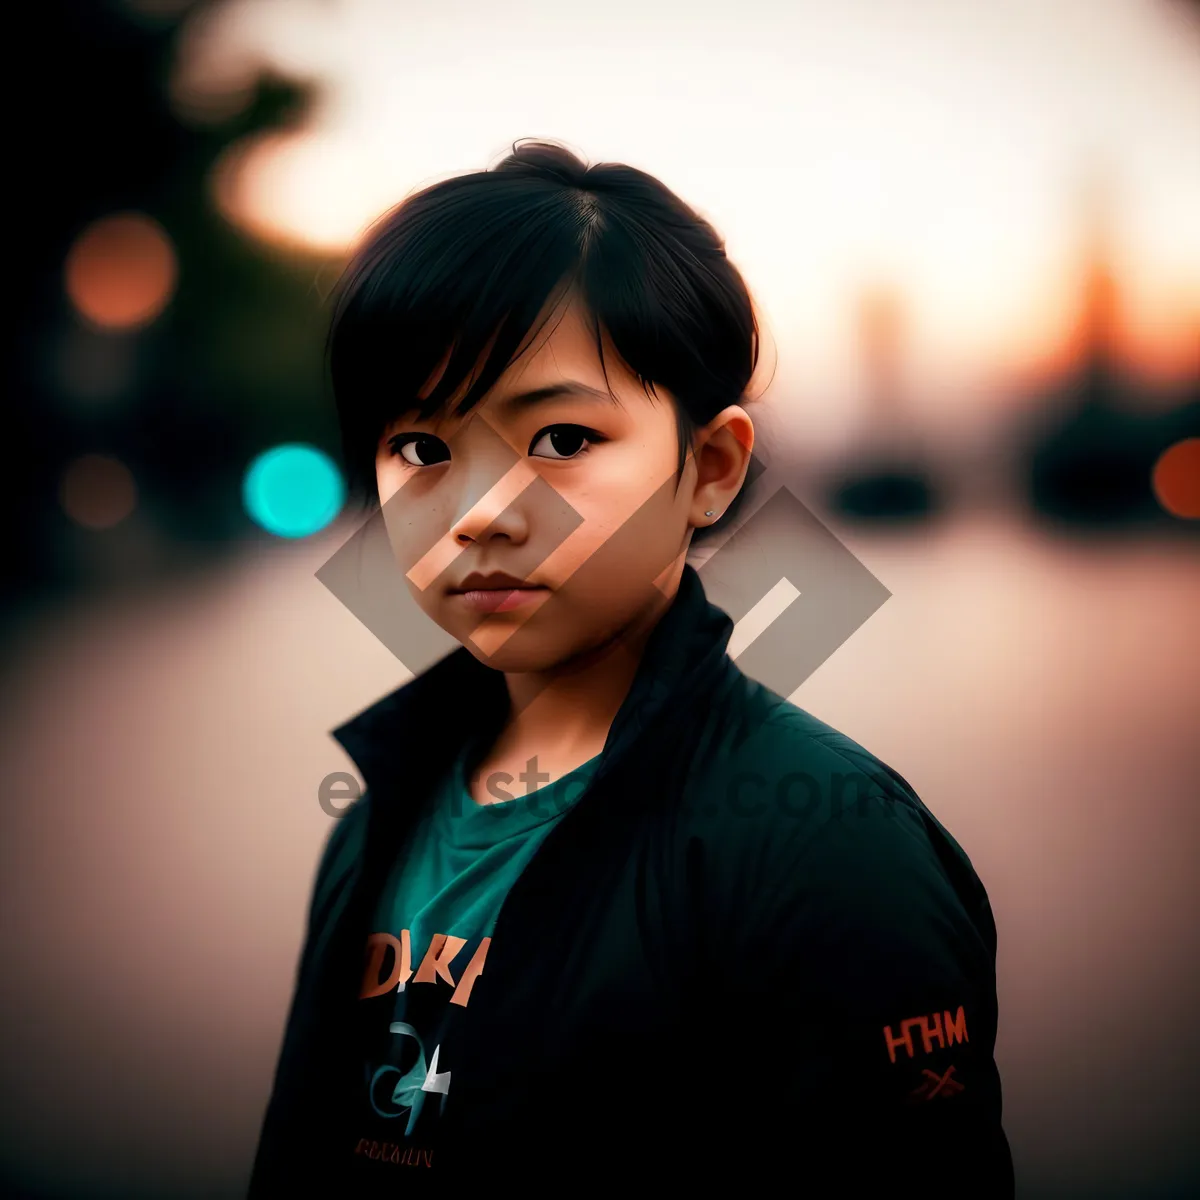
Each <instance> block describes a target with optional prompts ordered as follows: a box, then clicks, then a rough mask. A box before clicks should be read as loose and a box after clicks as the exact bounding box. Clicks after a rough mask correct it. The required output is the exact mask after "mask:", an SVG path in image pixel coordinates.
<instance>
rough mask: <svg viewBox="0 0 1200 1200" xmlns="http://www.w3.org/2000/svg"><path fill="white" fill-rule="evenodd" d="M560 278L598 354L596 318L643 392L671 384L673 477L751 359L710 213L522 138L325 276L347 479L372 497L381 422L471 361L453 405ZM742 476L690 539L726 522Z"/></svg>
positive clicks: (628, 172)
mask: <svg viewBox="0 0 1200 1200" xmlns="http://www.w3.org/2000/svg"><path fill="white" fill-rule="evenodd" d="M569 294H574V295H577V296H578V297H579V298H580V299H581V300H582V301H583V303H584V305H585V307H586V311H587V312H588V314H589V317H590V319H591V320H592V321H593V322H594V327H595V332H596V344H597V347H598V349H599V351H600V361H601V364H602V365H603V364H604V347H603V341H602V336H601V331H602V330H604V331H606V332H607V334H608V336H609V338H610V339H611V342H612V345H613V346H615V347H616V350H617V352H618V354H619V355H620V356H621V358H622V359H623V360H624V362H625V364H626V365H627V366H628V367H629V369H630V370H631V371H632V372H633V373H634V375H636V376H637V377H638V378H639V380H640V381H641V383H642V386H643V388H644V389H646V391H647V395H648V396H652V397H653V396H655V395H656V392H655V385H658V386H659V387H663V388H666V389H667V390H668V392H670V393H671V394H672V395H673V396H674V397H675V399H676V401H677V404H676V405H675V411H676V418H677V421H676V423H677V427H678V430H679V467H678V471H677V474H676V486H678V484H679V481H680V480H681V479H682V475H683V469H684V466H685V464H686V462H687V454H688V451H689V450H690V449H691V448H692V444H693V438H694V435H695V431H696V430H697V429H698V428H699V427H701V426H703V425H705V424H707V422H708V421H710V420H711V419H712V418H713V417H714V416H716V415H717V413H719V412H720V411H721V410H722V409H723V408H725V407H727V406H728V405H730V404H738V403H742V402H743V401H744V400H745V395H744V393H745V390H746V388H747V386H748V385H749V382H750V378H751V376H752V375H753V373H754V370H755V367H756V365H757V363H758V354H759V328H758V322H757V319H756V317H755V313H754V309H753V305H752V301H751V298H750V294H749V292H748V290H747V288H746V285H745V283H744V282H743V280H742V277H741V275H740V274H739V272H738V270H737V268H736V267H735V266H734V265H733V263H732V262H730V260H729V258H728V257H727V256H726V253H725V244H724V241H723V240H722V238H721V237H720V236H719V235H718V234H717V232H716V231H715V230H714V229H713V227H712V226H711V225H710V224H709V222H708V221H706V220H704V219H703V218H702V217H701V216H699V215H698V214H697V213H695V212H694V211H693V210H692V209H691V208H689V207H688V206H687V205H686V204H685V203H684V202H683V201H682V200H680V199H679V197H677V196H676V195H675V194H674V193H673V192H671V191H670V190H669V189H668V188H667V187H665V186H664V185H663V184H662V183H661V182H660V181H659V180H657V179H655V178H654V177H653V176H652V175H648V174H647V173H646V172H644V171H640V170H637V169H636V168H634V167H630V166H625V165H623V164H620V163H598V164H596V165H594V166H590V167H589V166H587V165H586V164H585V163H583V162H582V161H581V160H580V159H579V158H577V157H576V156H575V155H574V154H573V153H572V152H571V151H570V150H568V149H565V148H564V147H562V146H559V145H557V144H555V143H553V142H544V141H521V142H517V143H514V145H513V148H512V152H511V153H510V154H508V155H507V157H505V158H504V159H503V160H501V161H500V162H499V163H498V164H497V165H496V166H494V167H492V168H490V169H488V170H483V171H473V172H470V173H468V174H465V175H458V176H456V177H454V178H451V179H447V180H444V181H442V182H440V183H436V184H433V185H431V186H429V187H426V188H424V189H423V190H421V191H419V192H416V193H415V194H413V195H412V196H410V197H408V198H407V199H405V200H404V201H402V202H401V203H400V204H399V205H397V206H396V207H395V208H394V209H392V210H391V211H390V212H389V213H387V214H385V215H384V216H383V217H382V218H380V220H379V221H377V222H376V223H375V225H373V226H372V227H371V229H370V230H368V233H367V237H366V239H365V241H364V243H363V245H362V246H361V247H360V248H359V250H358V251H357V252H356V253H355V255H354V257H353V259H352V260H351V262H350V264H349V265H348V266H347V268H346V270H345V271H344V273H343V274H342V276H341V278H340V279H339V280H338V283H337V284H336V285H335V289H334V295H333V314H332V320H331V323H330V327H329V336H328V340H327V343H326V354H327V359H328V365H329V372H330V379H331V383H332V387H333V392H334V398H335V403H336V405H337V412H338V419H339V422H340V425H341V433H342V445H343V451H344V457H345V465H346V469H347V474H348V477H349V483H350V488H351V492H352V494H357V495H358V496H360V497H361V498H362V500H363V501H364V502H365V503H367V504H370V503H372V502H377V501H378V492H377V488H376V477H375V458H376V451H377V448H378V445H379V439H380V437H381V436H382V434H383V431H384V429H385V428H386V427H387V425H388V424H390V423H391V422H392V421H394V420H395V419H396V418H397V417H398V416H400V415H401V414H403V413H404V412H407V411H410V410H416V411H418V412H419V413H420V416H421V418H422V419H423V420H428V419H430V418H431V417H433V416H434V415H435V414H438V413H439V412H441V411H442V410H443V409H444V408H445V406H446V404H447V402H448V400H449V398H450V397H451V396H453V395H454V394H455V393H456V391H457V390H458V388H459V387H460V386H461V385H462V383H463V381H464V380H465V379H466V378H467V376H468V375H470V374H471V373H472V372H473V371H474V370H475V369H476V368H477V367H479V374H478V376H477V377H476V378H474V379H473V381H472V383H471V385H470V387H469V389H468V390H467V392H466V394H465V395H464V396H463V398H462V400H461V401H460V402H459V404H458V405H457V407H456V409H455V415H456V416H462V415H463V414H464V413H466V412H467V411H469V410H470V409H471V408H472V407H473V406H474V405H475V404H476V403H478V402H479V400H480V399H482V397H483V396H484V394H485V393H486V392H487V391H488V389H489V388H491V387H492V386H493V385H494V384H495V382H496V380H497V379H498V378H499V377H500V375H501V374H502V373H503V372H504V370H505V369H506V368H507V367H508V366H509V364H510V363H511V362H512V361H513V360H514V359H515V358H516V357H518V355H519V354H520V353H522V352H523V351H524V349H525V348H526V347H527V346H528V345H529V344H530V343H531V342H532V341H533V338H535V337H536V335H537V333H538V332H540V326H539V327H538V329H533V326H534V323H535V321H537V318H538V315H539V314H540V313H541V312H542V311H543V309H544V308H546V307H547V302H548V301H549V300H550V299H551V298H552V296H553V298H554V299H555V301H559V300H561V299H564V298H565V297H566V296H568V295H569ZM554 309H555V306H554V305H551V306H550V307H549V311H554ZM531 331H532V335H533V336H532V337H530V336H529V335H530V333H531ZM493 339H494V340H493ZM451 350H452V352H451V353H450V354H449V359H448V361H447V363H446V367H445V369H444V371H443V372H442V376H441V378H440V379H439V380H438V382H437V385H436V387H434V388H433V390H432V391H431V392H430V394H429V395H428V396H427V397H426V398H425V399H424V401H421V400H418V398H417V397H418V393H419V392H420V390H421V388H422V387H423V385H424V384H425V383H426V382H427V381H428V380H429V378H430V377H431V375H432V374H433V371H434V370H435V368H436V367H437V365H438V364H439V363H440V362H441V361H442V359H443V358H444V357H445V356H446V354H447V352H450V351H451ZM485 351H487V358H486V360H485V361H484V362H483V363H482V365H480V360H481V358H482V356H483V354H484V352H485ZM605 374H606V378H607V370H606V371H605ZM747 481H748V482H749V476H747ZM745 491H746V487H745V485H743V488H742V491H741V493H739V495H738V497H737V499H736V500H735V502H734V503H733V504H731V505H730V506H729V507H728V508H727V509H726V510H725V512H724V513H723V514H722V516H721V517H720V519H719V520H718V521H716V522H714V524H712V525H710V526H701V527H699V528H698V529H697V530H696V531H695V533H694V534H693V542H695V541H698V540H699V539H700V538H701V537H703V536H707V535H709V534H711V533H714V532H716V531H717V530H718V529H719V528H722V527H724V526H725V525H726V524H727V523H728V522H729V520H730V519H731V518H732V517H733V516H734V515H735V510H736V509H737V507H738V505H739V502H740V501H741V499H742V497H743V495H744V493H745Z"/></svg>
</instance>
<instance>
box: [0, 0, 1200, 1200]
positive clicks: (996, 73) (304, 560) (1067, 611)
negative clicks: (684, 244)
mask: <svg viewBox="0 0 1200 1200" xmlns="http://www.w3.org/2000/svg"><path fill="white" fill-rule="evenodd" d="M11 21H12V26H11V27H12V30H13V32H12V35H11V36H10V41H9V46H10V69H9V78H10V80H11V81H12V82H13V83H14V92H13V94H12V99H11V101H10V116H11V119H10V122H9V126H8V128H9V134H8V145H9V150H8V152H7V153H8V157H9V160H10V164H11V166H12V168H14V173H13V175H12V176H10V181H11V182H10V187H11V188H12V190H13V193H14V196H13V198H14V199H15V200H16V213H17V219H15V220H14V221H13V223H12V225H11V226H10V231H11V239H10V242H9V244H8V245H9V249H8V251H7V256H6V261H7V263H8V264H9V266H8V277H9V280H10V283H11V284H12V293H13V295H14V297H15V299H16V304H15V306H14V307H15V315H14V316H13V317H11V318H10V326H9V329H10V331H11V337H12V343H11V345H10V347H9V350H8V352H7V353H6V354H5V356H4V369H5V371H6V372H7V375H8V380H7V389H6V390H7V393H8V396H9V403H8V406H7V411H8V414H9V415H8V417H7V418H6V427H7V436H5V438H4V440H3V444H4V446H5V448H6V454H7V459H8V462H9V466H8V468H7V469H6V470H5V472H4V473H3V483H4V486H5V487H6V488H7V489H8V491H9V495H8V496H7V498H6V503H5V504H4V505H3V506H2V508H0V514H2V519H3V522H4V525H3V536H4V550H5V559H6V565H7V568H8V569H7V571H5V573H4V574H5V587H4V593H3V603H2V606H0V641H2V643H3V651H4V654H3V665H4V674H3V691H2V693H0V703H2V705H3V722H2V724H0V756H2V757H0V764H2V765H3V770H4V779H5V781H6V786H7V789H8V790H7V794H8V800H7V801H6V802H5V804H4V805H3V808H2V809H0V813H2V815H0V822H2V824H0V855H2V856H3V858H2V863H0V889H2V894H3V913H4V923H3V933H2V938H3V941H2V952H3V966H2V971H0V977H2V978H3V980H4V990H3V999H2V1001H0V1006H2V1007H0V1012H2V1015H3V1021H4V1028H5V1031H6V1036H5V1037H4V1039H3V1051H2V1052H0V1189H2V1190H3V1193H4V1194H6V1195H13V1196H25V1197H51V1196H53V1197H59V1196H63V1197H102V1196H103V1197H108V1196H111V1197H168V1196H170V1197H175V1196H179V1197H227V1196H228V1197H233V1196H238V1195H240V1194H241V1193H242V1191H243V1189H244V1187H245V1184H246V1181H247V1179H248V1173H249V1169H250V1162H251V1159H252V1156H253V1152H254V1147H255V1144H256V1140H257V1135H258V1127H259V1122H260V1120H261V1116H262V1111H263V1106H264V1105H265V1103H266V1099H267V1095H268V1091H269V1087H270V1082H271V1075H272V1072H273V1070H274V1065H275V1060H276V1056H277V1054H278V1050H279V1043H280V1039H281V1036H282V1028H283V1020H284V1016H285V1013H286V1007H287V1003H288V1000H289V998H290V993H291V986H292V982H293V973H294V970H295V965H296V960H297V955H298V952H299V947H300V941H301V937H302V934H303V921H304V914H305V906H306V904H307V900H308V894H309V889H310V887H311V883H312V876H313V870H314V868H315V865H316V862H317V857H318V855H319V852H320V849H321V846H322V843H323V841H324V839H325V838H326V837H327V836H328V833H329V831H330V818H329V816H328V815H327V814H326V813H325V812H324V811H322V808H321V806H320V804H319V803H318V798H317V789H318V786H319V784H320V782H321V780H322V779H323V778H324V777H325V776H326V775H328V774H329V773H331V772H335V771H341V770H351V771H352V770H353V766H352V764H350V763H349V761H348V760H347V759H346V758H345V756H344V755H343V753H342V752H341V751H340V749H339V748H338V746H337V745H336V744H335V743H334V742H333V741H332V740H331V739H330V738H329V737H328V731H329V729H331V728H332V727H333V726H335V725H336V724H338V723H340V722H341V721H342V720H344V719H345V718H346V717H348V716H349V715H351V714H352V713H354V712H357V711H358V710H359V709H361V708H363V707H365V706H366V705H367V704H368V703H370V702H371V701H372V700H373V699H375V698H377V697H378V696H380V695H382V694H383V693H385V692H387V691H390V690H391V689H393V688H395V687H396V686H398V685H399V684H401V683H402V682H404V680H405V679H406V678H407V677H408V674H409V672H408V669H407V668H406V667H405V666H404V665H403V664H402V663H399V662H398V661H397V660H396V659H395V658H394V657H393V656H392V655H391V654H390V653H389V652H388V651H387V649H386V648H385V647H384V646H383V645H382V644H381V643H380V642H379V641H378V640H377V639H376V638H375V637H374V636H373V635H372V634H371V633H370V632H369V631H368V630H367V629H366V628H365V626H364V625H362V624H361V623H360V622H358V621H357V620H356V619H355V618H354V617H353V616H352V615H351V614H350V613H349V612H348V610H347V609H346V607H345V606H343V605H342V604H341V603H339V601H338V600H337V599H336V598H335V597H334V596H333V595H332V594H331V593H330V591H329V590H328V589H326V588H325V587H324V586H323V585H322V584H321V582H320V581H319V580H318V579H317V577H316V572H317V570H318V569H319V568H320V567H321V566H322V565H323V564H324V563H325V562H326V561H327V560H328V559H329V558H330V557H331V556H332V555H333V554H334V553H335V552H336V551H337V550H338V549H339V548H340V547H341V546H343V545H344V543H345V542H346V541H347V539H348V538H349V537H350V536H351V535H352V534H353V533H354V532H355V530H356V529H357V528H358V527H359V526H360V524H361V521H362V518H361V517H360V516H358V517H356V516H355V515H354V514H353V513H351V512H348V511H346V510H345V508H344V488H343V483H342V475H341V472H340V468H339V464H338V442H337V434H336V426H335V423H334V419H333V409H332V404H331V401H330V397H329V395H328V391H327V387H326V384H325V381H324V377H323V374H322V363H321V348H322V338H323V335H324V329H325V321H326V316H327V314H326V310H325V301H326V297H327V295H328V293H329V289H330V287H331V285H332V283H333V281H334V279H335V278H336V277H337V273H338V271H339V269H340V266H341V265H342V263H344V261H345V258H346V255H347V253H348V251H349V249H350V247H351V246H352V245H353V243H354V241H355V239H356V238H357V237H358V236H360V234H361V233H362V231H363V230H364V228H365V227H366V226H367V225H368V224H369V222H370V221H371V220H373V219H374V218H375V217H376V216H378V215H379V214H380V213H382V212H383V211H384V210H386V209H387V208H389V207H390V206H391V205H393V204H395V203H396V202H397V201H399V200H400V199H402V198H403V197H404V196H405V195H406V194H408V193H409V192H410V191H412V190H413V189H415V188H417V187H419V186H422V185H424V184H426V183H429V182H432V181H433V180H435V179H438V178H443V177H445V176H447V175H451V174H455V173H458V172H460V171H464V170H470V169H478V168H481V167H484V166H486V165H487V164H488V163H490V162H492V161H494V159H495V158H497V157H498V156H500V155H501V154H503V153H504V152H505V151H506V150H507V149H508V147H509V145H510V144H511V142H512V141H513V140H515V139H517V138H520V137H529V136H541V137H554V138H559V139H561V140H564V141H566V142H567V143H568V144H570V145H572V146H573V147H574V148H576V149H577V150H578V151H579V152H581V153H582V154H583V155H584V156H585V157H587V158H588V159H590V160H592V161H600V160H606V159H607V160H620V161H626V162H630V163H633V164H634V165H637V166H640V167H643V168H645V169H647V170H649V171H651V172H652V173H654V174H656V175H658V176H659V177H660V178H662V179H663V180H664V182H666V183H667V184H668V185H669V186H671V187H672V188H674V189H675V190H676V191H678V192H679V193H680V194H681V195H683V196H684V197H685V198H686V199H687V200H688V201H690V202H691V203H692V204H694V205H695V206H696V207H697V208H698V209H700V210H701V211H702V212H703V213H704V214H705V215H707V216H708V217H709V218H710V219H711V220H712V221H713V222H714V223H715V224H716V225H717V227H718V228H719V229H720V230H721V232H722V233H723V234H724V235H725V236H726V238H727V244H728V248H729V252H730V254H731V256H732V257H733V258H734V260H735V261H736V262H737V263H738V264H739V266H740V267H741V268H742V270H743V272H744V274H745V276H746V278H747V280H748V282H749V284H750V286H751V288H752V290H753V291H754V293H755V295H756V297H757V300H758V302H759V305H760V307H761V309H762V312H763V315H764V317H765V320H766V324H767V327H768V331H769V335H770V337H771V339H772V349H771V353H772V354H773V356H774V358H773V362H772V366H773V367H774V376H773V379H772V382H771V385H770V387H769V389H768V390H767V392H766V393H765V395H764V396H763V398H762V400H761V401H760V402H758V403H759V405H760V407H759V408H758V409H757V410H755V411H756V413H757V414H760V415H761V424H760V428H761V430H762V432H763V436H764V444H765V445H768V446H770V447H771V452H772V454H773V456H774V461H775V463H776V464H779V463H786V464H787V467H788V471H789V475H790V477H791V478H792V479H793V480H794V481H795V482H794V484H793V488H794V490H795V491H796V492H797V494H798V495H799V496H800V497H801V499H802V500H803V501H804V503H805V504H806V505H808V506H809V507H810V508H811V510H812V511H813V512H814V513H815V514H817V515H818V516H819V517H820V519H821V520H822V521H824V522H825V523H826V524H827V525H828V526H829V528H830V529H831V530H833V531H834V532H835V533H836V535H837V536H838V537H839V538H840V539H841V540H842V541H843V542H844V543H845V544H846V545H847V546H848V547H849V548H850V549H851V550H852V551H853V552H854V554H855V555H856V556H857V557H858V558H859V559H860V560H861V561H862V562H863V563H864V564H865V565H866V566H867V568H868V569H869V570H870V571H871V572H872V573H873V574H874V575H875V576H876V577H877V578H878V579H879V580H880V581H881V582H882V583H883V584H884V585H885V586H886V587H887V588H888V590H889V591H890V592H891V593H892V596H891V598H890V599H889V600H888V601H887V602H886V603H885V604H884V605H883V607H882V608H881V609H880V610H879V611H878V612H877V613H875V615H873V616H872V617H871V618H870V620H868V621H867V623H866V624H865V625H864V626H863V627H862V628H861V629H860V630H859V631H858V632H857V633H856V634H855V635H854V636H853V637H852V638H851V639H850V640H849V641H848V642H847V643H846V644H845V645H844V646H842V647H841V648H840V649H839V650H838V651H837V652H836V653H835V654H834V655H833V656H832V657H831V658H829V660H828V661H827V662H825V663H824V664H823V665H822V666H821V667H820V668H819V669H818V670H816V671H815V672H814V673H813V674H812V675H811V677H810V678H808V679H807V680H806V681H805V682H804V683H803V685H802V686H801V687H799V688H798V690H797V691H796V692H795V693H794V694H793V696H792V697H791V698H792V700H793V701H794V702H795V703H797V704H799V705H801V706H802V707H804V708H807V709H808V710H810V711H812V712H814V713H815V714H816V715H817V716H819V717H820V718H821V719H823V720H825V721H827V722H829V723H830V724H832V725H834V726H836V727H837V728H839V729H841V730H842V731H843V732H845V733H847V734H848V735H849V736H851V737H852V738H854V739H855V740H856V741H859V742H860V743H862V744H863V745H865V746H867V747H868V748H869V749H870V750H872V751H873V752H874V753H876V754H877V755H879V757H881V758H883V759H884V760H885V761H887V762H889V763H891V764H892V765H893V766H895V767H896V768H897V769H898V770H899V771H900V772H901V773H902V774H903V775H904V776H905V777H906V778H907V779H908V780H909V781H910V782H911V783H912V784H913V785H914V787H915V788H916V789H917V791H918V792H919V793H920V794H921V796H922V797H923V799H924V800H925V802H926V803H927V805H928V806H929V807H930V808H931V809H932V810H933V811H934V813H935V814H936V815H937V816H938V817H939V819H940V820H941V821H942V822H943V824H945V825H947V826H948V827H949V828H950V830H951V832H952V833H954V835H955V837H956V838H957V840H958V841H959V842H960V843H961V844H962V846H963V847H964V849H965V850H966V851H967V853H968V854H969V855H970V856H971V858H972V861H973V862H974V864H975V866H976V869H977V870H978V872H979V874H980V876H981V877H982V879H983V880H984V882H985V884H986V885H987V888H988V891H989V894H990V896H991V899H992V905H993V908H994V911H995V914H996V920H997V926H998V931H999V939H1000V949H999V959H998V970H999V993H1000V1006H1001V1026H1000V1036H999V1040H998V1043H997V1059H998V1061H999V1064H1000V1069H1001V1074H1002V1078H1003V1081H1004V1089H1005V1126H1006V1129H1007V1132H1008V1135H1009V1139H1010V1142H1011V1144H1012V1147H1013V1154H1014V1158H1015V1161H1016V1168H1017V1176H1018V1195H1019V1196H1021V1197H1022V1198H1027V1200H1034V1198H1042V1197H1046V1198H1050V1197H1105V1198H1110V1197H1111V1198H1117V1197H1131V1198H1132V1197H1145V1198H1151V1197H1153V1198H1166V1197H1183V1196H1185V1195H1187V1196H1191V1195H1196V1194H1200V1136H1198V1135H1197V1131H1198V1130H1200V1083H1198V1077H1200V1032H1198V1031H1200V1021H1197V1019H1196V1012H1197V1010H1198V1009H1200V966H1198V964H1200V933H1198V928H1200V922H1198V920H1197V914H1198V913H1200V883H1198V880H1197V877H1198V872H1197V859H1198V852H1200V783H1198V780H1200V621H1198V614H1200V604H1198V600H1200V537H1198V536H1197V534H1198V533H1200V4H1193V3H1188V2H1187V0H1003V2H1000V0H998V2H996V3H992V4H987V5H979V4H962V3H955V2H954V0H909V2H908V3H906V4H903V5H900V4H892V3H888V2H886V0H874V2H867V0H843V2H842V3H840V4H836V5H833V4H822V3H816V2H815V0H813V2H810V0H796V2H794V3H792V4H790V5H786V6H785V5H780V4H777V3H775V2H774V0H740V2H739V3H737V4H732V3H731V4H722V3H718V2H716V0H714V2H713V3H711V4H701V5H697V4H695V3H690V4H689V3H684V2H683V0H652V2H649V3H647V2H646V0H639V2H638V3H633V2H632V0H608V2H606V3H605V4H604V5H603V6H601V7H599V8H595V7H589V8H588V9H587V10H586V11H585V10H583V9H579V8H578V7H577V6H573V5H567V4H562V3H561V2H558V3H549V2H545V0H517V2H513V3H484V2H483V0H440V2H439V3H437V4H430V5H420V4H417V3H413V2H411V0H406V2H403V3H401V2H399V0H396V2H388V0H341V2H336V0H289V2H287V3H284V2H283V0H230V2H227V3H199V2H196V3H188V2H186V0H94V2H90V3H89V2H84V0H78V2H76V3H67V2H65V0H43V2H42V3H41V4H39V5H36V6H34V5H28V6H23V8H22V10H21V11H20V12H19V14H18V13H16V12H14V13H13V14H11Z"/></svg>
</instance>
